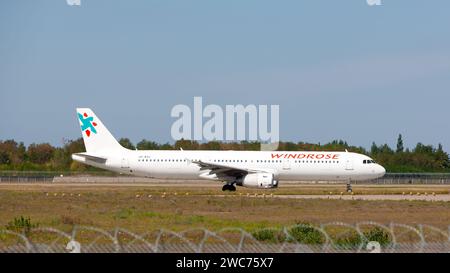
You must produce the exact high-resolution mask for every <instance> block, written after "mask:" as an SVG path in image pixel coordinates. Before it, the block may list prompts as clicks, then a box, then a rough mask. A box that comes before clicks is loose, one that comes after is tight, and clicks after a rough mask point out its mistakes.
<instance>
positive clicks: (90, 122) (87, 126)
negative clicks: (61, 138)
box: [78, 113, 97, 137]
mask: <svg viewBox="0 0 450 273" xmlns="http://www.w3.org/2000/svg"><path fill="white" fill-rule="evenodd" d="M78 118H79V119H80V122H81V131H83V132H85V133H86V135H87V136H88V137H89V136H90V135H91V132H92V133H94V134H97V130H96V129H95V127H96V126H97V123H95V122H94V118H93V117H89V116H88V115H87V114H86V113H84V114H80V113H78Z"/></svg>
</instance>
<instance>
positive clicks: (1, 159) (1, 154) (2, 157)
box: [0, 151, 9, 164]
mask: <svg viewBox="0 0 450 273" xmlns="http://www.w3.org/2000/svg"><path fill="white" fill-rule="evenodd" d="M0 164H9V155H8V153H6V152H5V151H0Z"/></svg>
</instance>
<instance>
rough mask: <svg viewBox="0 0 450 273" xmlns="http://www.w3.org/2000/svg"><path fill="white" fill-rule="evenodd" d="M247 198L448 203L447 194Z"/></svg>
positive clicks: (261, 196) (449, 197)
mask: <svg viewBox="0 0 450 273" xmlns="http://www.w3.org/2000/svg"><path fill="white" fill-rule="evenodd" d="M249 197H260V198H270V197H272V198H282V199H327V200H330V199H333V200H364V201H434V202H450V195H449V194H441V195H412V196H411V195H400V194H376V195H375V194H371V195H350V194H345V195H273V196H270V195H268V196H263V195H257V196H254V195H253V196H252V195H249Z"/></svg>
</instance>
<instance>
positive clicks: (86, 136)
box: [77, 108, 125, 154]
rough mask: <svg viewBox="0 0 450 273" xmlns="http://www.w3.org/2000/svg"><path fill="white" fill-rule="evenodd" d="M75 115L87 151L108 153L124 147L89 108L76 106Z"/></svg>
mask: <svg viewBox="0 0 450 273" xmlns="http://www.w3.org/2000/svg"><path fill="white" fill-rule="evenodd" d="M77 116H78V121H79V123H80V126H81V134H82V135H83V140H84V146H85V147H86V152H87V153H90V154H99V153H100V154H108V153H111V152H114V151H121V150H124V149H125V148H124V147H122V146H121V145H120V144H119V142H117V140H116V139H115V138H114V137H113V135H112V134H111V133H110V132H109V131H108V129H106V127H105V126H104V125H103V123H102V122H101V120H100V119H99V118H98V117H97V116H96V115H95V113H94V112H93V111H92V110H91V109H89V108H77Z"/></svg>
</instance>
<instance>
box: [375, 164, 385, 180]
mask: <svg viewBox="0 0 450 273" xmlns="http://www.w3.org/2000/svg"><path fill="white" fill-rule="evenodd" d="M377 169H378V170H377V173H378V175H379V177H382V176H384V175H385V174H386V169H385V168H384V167H383V166H381V165H378V168H377Z"/></svg>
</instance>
